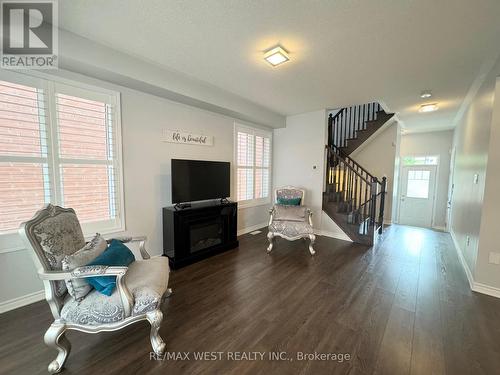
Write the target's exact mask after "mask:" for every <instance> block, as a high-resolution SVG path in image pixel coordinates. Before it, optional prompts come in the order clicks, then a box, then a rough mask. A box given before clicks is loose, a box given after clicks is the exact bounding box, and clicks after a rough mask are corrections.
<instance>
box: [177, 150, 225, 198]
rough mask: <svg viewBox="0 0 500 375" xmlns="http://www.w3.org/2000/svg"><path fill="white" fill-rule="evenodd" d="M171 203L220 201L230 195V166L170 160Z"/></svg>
mask: <svg viewBox="0 0 500 375" xmlns="http://www.w3.org/2000/svg"><path fill="white" fill-rule="evenodd" d="M171 170H172V203H183V202H194V201H202V200H209V199H222V198H227V197H229V196H230V195H231V193H230V173H231V164H230V163H229V162H223V161H204V160H182V159H172V169H171Z"/></svg>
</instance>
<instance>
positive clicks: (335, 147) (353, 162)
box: [327, 145, 380, 184]
mask: <svg viewBox="0 0 500 375" xmlns="http://www.w3.org/2000/svg"><path fill="white" fill-rule="evenodd" d="M328 146H330V147H332V148H333V150H334V152H335V153H336V154H337V155H338V156H341V157H343V158H344V160H345V161H348V162H351V163H352V164H354V165H356V166H357V167H358V168H360V169H362V170H363V172H364V173H365V174H366V175H367V176H368V177H370V178H371V179H375V180H377V183H379V184H380V181H379V180H378V178H377V177H375V176H373V175H372V174H371V173H370V172H368V170H367V169H366V168H365V167H363V166H362V165H361V164H359V163H358V162H356V161H355V160H354V159H353V158H351V157H350V156H349V155H346V154H345V153H343V152H342V150H341V149H340V148H339V147H337V146H335V145H327V147H328Z"/></svg>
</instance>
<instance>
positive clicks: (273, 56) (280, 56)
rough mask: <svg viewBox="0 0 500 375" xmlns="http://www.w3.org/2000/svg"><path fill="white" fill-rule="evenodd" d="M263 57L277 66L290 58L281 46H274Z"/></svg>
mask: <svg viewBox="0 0 500 375" xmlns="http://www.w3.org/2000/svg"><path fill="white" fill-rule="evenodd" d="M264 59H265V60H266V61H267V62H268V63H269V64H271V65H272V66H278V65H280V64H283V63H285V62H287V61H288V60H290V58H289V57H288V52H287V51H285V50H284V49H283V48H282V47H281V46H277V47H274V48H272V49H270V50H269V51H267V52H266V53H265V54H264Z"/></svg>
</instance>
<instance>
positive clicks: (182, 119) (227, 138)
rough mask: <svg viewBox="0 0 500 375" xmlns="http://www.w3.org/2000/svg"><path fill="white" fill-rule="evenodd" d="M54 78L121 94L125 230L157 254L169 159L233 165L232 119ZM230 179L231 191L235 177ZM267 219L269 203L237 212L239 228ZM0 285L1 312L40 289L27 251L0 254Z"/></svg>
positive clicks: (167, 189) (73, 76) (167, 194)
mask: <svg viewBox="0 0 500 375" xmlns="http://www.w3.org/2000/svg"><path fill="white" fill-rule="evenodd" d="M53 74H57V75H59V76H64V77H66V78H71V79H73V80H79V81H83V82H85V83H88V84H94V85H96V86H101V87H105V88H109V89H113V90H117V91H120V92H121V108H122V116H121V117H122V137H123V172H124V194H125V217H126V227H127V228H126V229H127V233H129V234H145V235H147V236H148V238H149V241H148V248H149V251H150V253H151V254H161V253H162V226H161V223H162V221H161V220H162V219H161V208H162V207H163V206H167V205H170V204H171V192H170V160H171V159H172V158H189V159H204V160H220V161H229V162H231V163H233V142H234V141H233V140H234V137H233V125H234V119H232V118H229V117H225V116H222V115H219V114H215V113H212V112H208V111H204V110H201V109H198V108H194V107H190V106H187V105H184V104H179V103H175V102H172V101H169V100H166V99H163V98H160V97H157V96H153V95H149V94H144V93H141V92H138V91H135V90H130V89H127V88H124V87H119V86H115V85H111V84H107V83H104V82H99V81H96V80H94V79H89V78H86V77H82V76H78V75H76V74H73V73H69V72H62V71H60V72H58V73H53ZM165 128H167V129H179V130H185V131H191V132H195V133H201V134H207V135H213V136H214V145H213V146H212V147H204V146H194V145H182V144H173V143H164V142H162V141H161V135H162V130H163V129H165ZM231 180H232V182H233V183H232V186H233V188H232V191H233V192H234V191H235V189H234V176H232V177H231ZM233 194H234V193H233ZM267 219H268V205H266V206H258V207H252V208H245V209H241V210H239V212H238V230H239V231H241V230H243V229H244V228H249V227H255V226H260V225H262V226H265V225H266V222H267ZM0 251H1V249H0ZM0 285H1V286H2V287H1V288H0V309H1V308H2V303H5V302H6V301H9V300H12V299H15V298H18V297H22V296H24V295H27V294H29V293H34V292H37V291H40V290H41V289H42V283H41V282H40V281H39V280H38V278H37V276H36V271H35V268H34V266H33V262H32V260H31V255H30V254H29V253H28V251H27V250H25V249H23V250H18V251H15V252H9V253H0ZM4 305H5V304H4Z"/></svg>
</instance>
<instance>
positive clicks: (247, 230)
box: [236, 221, 268, 237]
mask: <svg viewBox="0 0 500 375" xmlns="http://www.w3.org/2000/svg"><path fill="white" fill-rule="evenodd" d="M267 224H268V222H267V221H265V222H263V223H260V224H255V225H251V226H249V227H246V228H243V229H240V230H238V232H237V233H236V235H237V236H238V237H239V236H242V235H244V234H247V233H250V232H253V231H254V230H257V229H262V228H264V227H267Z"/></svg>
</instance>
